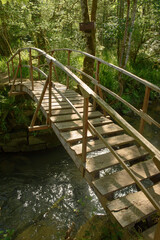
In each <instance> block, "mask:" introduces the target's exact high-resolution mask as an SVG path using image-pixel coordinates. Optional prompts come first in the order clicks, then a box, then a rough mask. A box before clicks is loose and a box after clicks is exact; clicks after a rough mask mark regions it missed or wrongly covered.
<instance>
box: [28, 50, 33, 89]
mask: <svg viewBox="0 0 160 240" xmlns="http://www.w3.org/2000/svg"><path fill="white" fill-rule="evenodd" d="M29 65H30V80H31V83H32V90H34V84H33V67H32V54H31V48H30V49H29Z"/></svg>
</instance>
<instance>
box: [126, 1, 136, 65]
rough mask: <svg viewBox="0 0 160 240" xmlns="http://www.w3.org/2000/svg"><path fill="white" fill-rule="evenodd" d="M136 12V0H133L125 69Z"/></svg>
mask: <svg viewBox="0 0 160 240" xmlns="http://www.w3.org/2000/svg"><path fill="white" fill-rule="evenodd" d="M136 11H137V0H134V5H133V12H132V18H131V31H130V34H129V40H128V46H127V51H126V59H125V63H124V66H123V68H124V69H125V68H126V65H127V62H128V59H129V54H130V49H131V40H132V33H133V30H134V22H135V16H136Z"/></svg>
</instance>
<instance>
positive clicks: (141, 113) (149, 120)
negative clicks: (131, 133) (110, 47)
mask: <svg viewBox="0 0 160 240" xmlns="http://www.w3.org/2000/svg"><path fill="white" fill-rule="evenodd" d="M67 67H68V68H69V69H72V70H75V71H77V72H80V73H81V74H82V75H84V76H86V77H88V78H89V79H90V80H91V82H92V83H93V84H94V85H96V86H97V87H99V88H101V89H103V90H104V91H105V92H107V93H109V94H110V95H111V96H113V97H114V98H116V99H117V100H118V101H120V102H121V103H123V104H125V105H126V106H127V107H128V108H130V109H131V110H132V111H133V112H134V113H136V114H137V115H138V116H140V117H141V119H143V120H144V121H146V122H147V123H149V124H154V125H155V126H157V127H158V128H160V123H158V122H157V121H156V120H154V119H153V118H152V117H150V116H149V115H148V114H147V113H146V106H145V104H143V105H144V107H143V111H142V110H141V109H140V110H138V109H137V108H135V107H134V106H133V105H132V104H130V103H128V102H127V101H126V100H124V99H123V98H121V97H120V96H119V95H118V94H116V93H114V92H113V91H111V90H110V89H108V88H106V87H104V86H103V85H102V84H100V83H98V82H97V80H96V79H95V78H93V77H91V76H89V75H88V74H86V73H84V72H83V71H81V70H79V69H77V68H75V67H72V66H67ZM143 126H144V122H143ZM141 132H142V131H140V133H141Z"/></svg>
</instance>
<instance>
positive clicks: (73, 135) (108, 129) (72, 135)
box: [61, 123, 124, 142]
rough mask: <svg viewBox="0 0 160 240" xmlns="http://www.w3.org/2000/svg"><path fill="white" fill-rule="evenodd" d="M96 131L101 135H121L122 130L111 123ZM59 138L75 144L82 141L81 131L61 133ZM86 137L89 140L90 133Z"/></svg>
mask: <svg viewBox="0 0 160 240" xmlns="http://www.w3.org/2000/svg"><path fill="white" fill-rule="evenodd" d="M96 129H97V131H98V132H99V133H100V134H102V135H105V134H107V135H108V134H114V133H121V132H123V131H124V130H123V129H122V128H121V127H119V126H118V125H116V124H114V123H111V124H107V125H103V126H100V127H96ZM61 136H62V137H63V138H64V139H65V140H66V141H67V142H76V141H80V140H82V136H83V130H75V131H69V132H62V133H61ZM87 137H88V138H91V137H92V134H91V132H90V131H88V132H87Z"/></svg>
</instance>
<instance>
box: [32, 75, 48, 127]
mask: <svg viewBox="0 0 160 240" xmlns="http://www.w3.org/2000/svg"><path fill="white" fill-rule="evenodd" d="M48 83H49V79H48V78H47V80H46V82H45V84H44V88H43V91H42V94H41V96H40V99H39V102H38V105H37V108H36V110H35V112H34V115H33V118H32V121H31V124H30V127H31V128H33V126H34V124H35V121H36V117H37V114H38V111H39V109H40V106H41V103H42V100H43V97H44V94H45V92H46V89H47V86H48Z"/></svg>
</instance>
